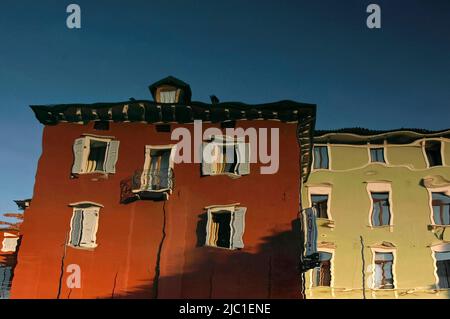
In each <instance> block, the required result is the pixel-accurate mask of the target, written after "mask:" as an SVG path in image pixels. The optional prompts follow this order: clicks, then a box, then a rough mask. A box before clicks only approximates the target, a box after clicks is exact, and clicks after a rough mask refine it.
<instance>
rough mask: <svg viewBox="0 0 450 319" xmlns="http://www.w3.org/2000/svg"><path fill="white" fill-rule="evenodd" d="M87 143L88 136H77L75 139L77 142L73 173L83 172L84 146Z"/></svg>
mask: <svg viewBox="0 0 450 319" xmlns="http://www.w3.org/2000/svg"><path fill="white" fill-rule="evenodd" d="M85 144H86V138H84V137H82V138H77V139H76V140H75V143H74V144H73V155H74V160H73V166H72V173H73V174H79V173H83V157H84V156H83V155H84V148H85Z"/></svg>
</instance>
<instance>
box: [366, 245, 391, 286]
mask: <svg viewBox="0 0 450 319" xmlns="http://www.w3.org/2000/svg"><path fill="white" fill-rule="evenodd" d="M371 250H372V269H373V271H372V289H373V290H375V291H393V290H395V289H397V288H396V287H397V280H396V278H397V275H396V271H395V267H396V264H397V249H396V248H381V247H377V248H371ZM377 253H380V254H392V267H391V272H392V288H378V287H375V280H376V279H375V277H376V276H375V273H376V254H377Z"/></svg>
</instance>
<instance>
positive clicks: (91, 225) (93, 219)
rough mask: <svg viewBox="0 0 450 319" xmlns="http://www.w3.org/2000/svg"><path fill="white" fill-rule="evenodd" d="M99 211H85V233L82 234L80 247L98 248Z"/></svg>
mask: <svg viewBox="0 0 450 319" xmlns="http://www.w3.org/2000/svg"><path fill="white" fill-rule="evenodd" d="M98 211H99V210H98V209H97V208H90V209H85V210H83V232H82V233H81V241H80V246H82V247H86V248H95V247H97V243H96V240H97V228H98V215H99V212H98Z"/></svg>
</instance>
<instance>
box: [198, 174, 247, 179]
mask: <svg viewBox="0 0 450 319" xmlns="http://www.w3.org/2000/svg"><path fill="white" fill-rule="evenodd" d="M203 176H228V177H230V178H232V179H238V178H241V177H242V176H245V175H238V174H233V173H212V174H210V175H203Z"/></svg>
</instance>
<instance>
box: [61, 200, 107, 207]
mask: <svg viewBox="0 0 450 319" xmlns="http://www.w3.org/2000/svg"><path fill="white" fill-rule="evenodd" d="M69 206H70V207H77V208H80V206H86V207H89V206H97V207H105V206H103V205H102V204H99V203H96V202H90V201H83V202H75V203H71V204H69Z"/></svg>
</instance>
